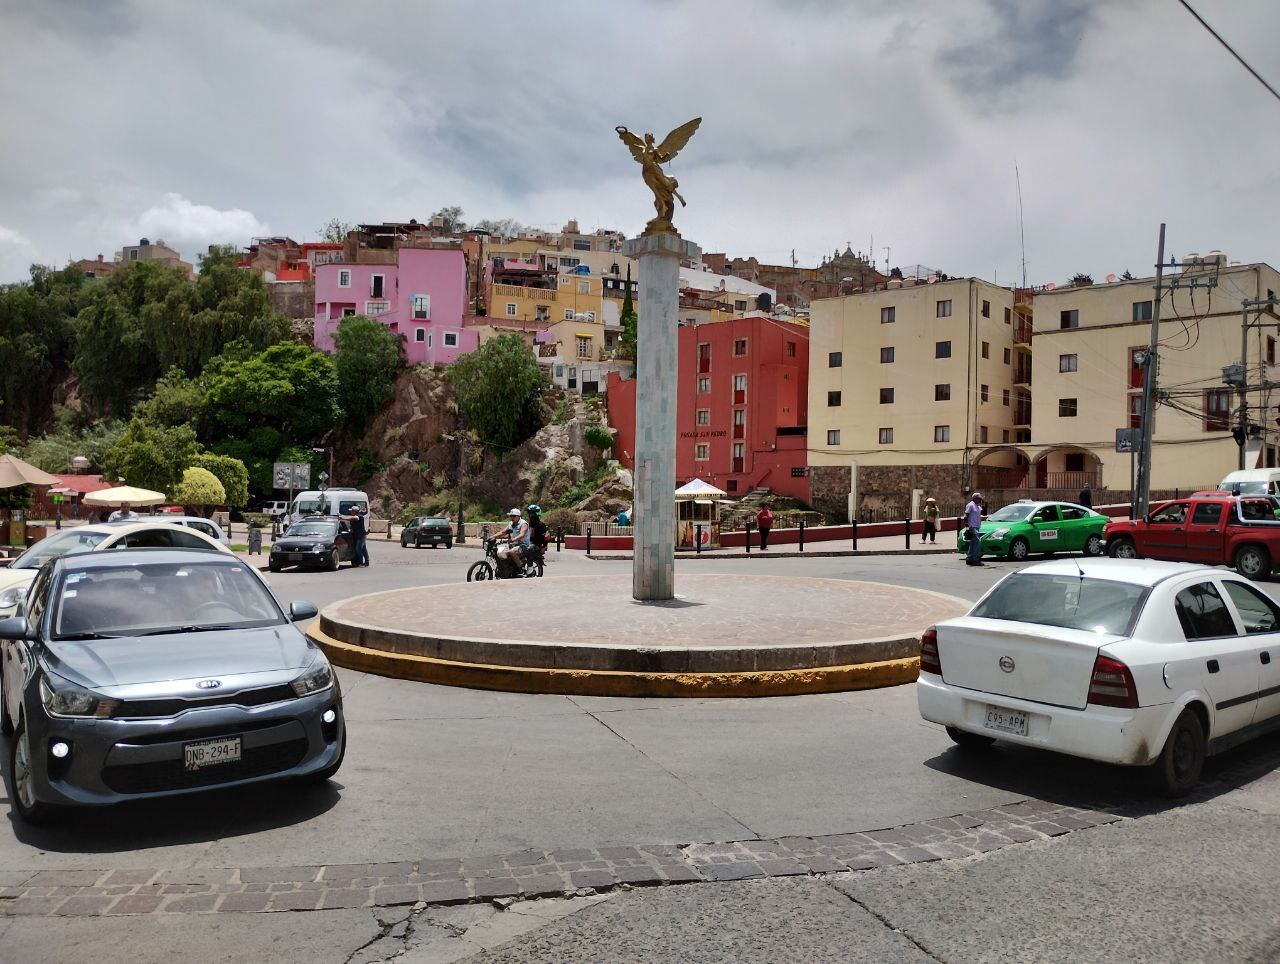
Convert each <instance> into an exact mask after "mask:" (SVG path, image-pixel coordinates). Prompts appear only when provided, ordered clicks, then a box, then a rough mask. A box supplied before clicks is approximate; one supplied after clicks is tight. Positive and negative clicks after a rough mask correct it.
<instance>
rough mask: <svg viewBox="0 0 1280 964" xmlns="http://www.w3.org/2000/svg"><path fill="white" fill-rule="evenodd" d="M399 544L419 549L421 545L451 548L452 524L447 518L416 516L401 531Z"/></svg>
mask: <svg viewBox="0 0 1280 964" xmlns="http://www.w3.org/2000/svg"><path fill="white" fill-rule="evenodd" d="M400 545H401V546H403V547H404V548H406V549H407V548H408V547H409V546H413V547H414V548H415V549H421V548H422V547H423V546H444V547H445V548H446V549H452V548H453V526H452V525H451V524H450V523H449V520H448V519H438V518H436V517H435V516H425V515H423V516H418V518H416V519H412V520H410V522H409V523H408V524H407V525H406V526H405V527H404V529H403V530H402V531H401V533H400Z"/></svg>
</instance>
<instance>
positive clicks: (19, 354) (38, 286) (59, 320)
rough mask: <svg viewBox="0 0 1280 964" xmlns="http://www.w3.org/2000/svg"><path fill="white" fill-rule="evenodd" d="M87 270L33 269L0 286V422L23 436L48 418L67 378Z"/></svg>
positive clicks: (38, 427) (85, 297)
mask: <svg viewBox="0 0 1280 964" xmlns="http://www.w3.org/2000/svg"><path fill="white" fill-rule="evenodd" d="M86 289H87V285H86V284H85V279H84V274H83V273H82V272H77V271H75V270H73V269H67V270H64V271H54V270H53V269H51V268H46V267H43V266H41V265H33V266H32V268H31V280H30V281H29V282H27V283H24V284H14V285H4V286H0V421H3V422H5V423H7V424H9V425H11V426H13V427H14V428H15V429H16V430H17V431H18V434H19V435H22V436H24V437H25V436H27V435H30V434H31V433H33V432H37V431H39V430H40V429H41V428H43V427H44V426H46V425H47V424H48V422H49V417H50V414H51V412H52V407H53V393H54V389H55V387H56V386H57V384H58V383H59V382H60V381H61V380H62V379H63V378H64V377H65V375H66V373H67V368H68V364H69V358H70V354H71V345H72V344H73V341H74V337H75V333H74V328H73V325H72V320H73V319H74V318H75V316H76V315H77V314H78V313H79V311H80V310H81V309H82V308H83V307H84V305H85V304H86V302H87V299H88V293H87V290H86Z"/></svg>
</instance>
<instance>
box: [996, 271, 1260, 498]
mask: <svg viewBox="0 0 1280 964" xmlns="http://www.w3.org/2000/svg"><path fill="white" fill-rule="evenodd" d="M1182 261H1183V264H1184V267H1183V268H1181V269H1175V270H1174V271H1172V272H1167V273H1166V274H1165V283H1166V285H1172V286H1173V288H1172V290H1171V291H1169V292H1167V293H1166V294H1165V297H1164V300H1163V302H1162V305H1161V309H1160V349H1159V370H1158V373H1157V376H1156V377H1157V381H1156V385H1157V388H1158V389H1159V391H1160V392H1161V393H1162V395H1163V393H1165V392H1167V393H1168V397H1167V398H1166V399H1164V400H1162V401H1160V402H1159V403H1158V404H1157V407H1156V409H1155V415H1154V418H1155V421H1154V436H1153V441H1152V462H1151V466H1152V468H1151V484H1152V488H1153V489H1156V490H1166V489H1174V488H1180V489H1184V490H1185V489H1189V488H1199V487H1204V486H1212V485H1215V484H1216V483H1217V482H1218V481H1219V480H1220V479H1222V477H1223V476H1224V475H1226V474H1227V473H1228V472H1230V471H1232V470H1233V469H1235V468H1236V466H1237V461H1238V458H1239V452H1240V450H1239V446H1238V445H1237V444H1236V441H1235V439H1234V438H1233V437H1232V434H1231V428H1232V426H1233V425H1235V424H1236V417H1237V413H1238V405H1239V396H1238V394H1237V392H1236V391H1235V390H1233V389H1231V388H1229V387H1228V386H1227V385H1226V384H1224V382H1223V375H1222V369H1223V367H1224V366H1226V365H1230V364H1232V363H1239V362H1240V360H1241V359H1240V347H1241V345H1240V340H1241V319H1242V315H1241V312H1242V307H1241V302H1242V301H1244V300H1257V299H1261V298H1266V297H1268V294H1269V292H1280V273H1277V271H1276V270H1275V269H1274V268H1272V267H1270V266H1269V265H1266V264H1246V265H1231V264H1228V263H1227V262H1226V259H1225V257H1223V256H1222V255H1221V254H1219V253H1217V252H1214V253H1212V254H1211V255H1208V256H1206V257H1204V258H1197V256H1195V255H1188V256H1186V257H1185V258H1183V259H1182ZM1193 285H1194V287H1193ZM1154 286H1155V279H1154V277H1148V278H1142V279H1139V280H1135V281H1120V282H1115V283H1111V284H1100V285H1092V286H1088V287H1072V288H1057V289H1055V290H1052V291H1037V292H1036V295H1035V319H1034V333H1033V338H1032V345H1033V348H1034V351H1033V353H1032V354H1033V358H1034V362H1033V366H1032V385H1033V387H1034V393H1035V407H1034V422H1033V426H1032V432H1031V444H1029V445H1025V446H1022V447H1021V448H1020V452H1021V453H1022V454H1023V455H1025V457H1026V458H1027V459H1028V460H1029V461H1030V462H1031V464H1032V466H1033V471H1032V476H1031V479H1030V484H1032V485H1040V486H1045V485H1048V486H1054V485H1063V486H1070V487H1078V486H1079V485H1080V484H1081V483H1082V482H1084V481H1089V482H1091V483H1092V484H1093V485H1094V487H1095V488H1096V487H1099V486H1100V485H1101V486H1102V487H1105V488H1106V489H1110V490H1119V491H1120V492H1121V493H1127V492H1128V490H1129V485H1130V471H1131V458H1130V456H1129V455H1127V454H1121V453H1117V452H1116V450H1115V449H1116V445H1115V441H1116V439H1115V434H1116V432H1115V430H1116V429H1118V428H1125V427H1133V428H1137V427H1140V426H1141V424H1142V371H1141V370H1140V369H1139V368H1137V367H1136V359H1135V355H1136V353H1137V352H1139V351H1145V350H1146V348H1147V343H1148V339H1149V337H1150V330H1151V314H1152V300H1153V296H1154ZM1253 317H1254V316H1253V315H1252V314H1251V316H1250V319H1251V320H1253ZM1262 320H1263V321H1267V320H1270V321H1272V322H1273V323H1280V317H1277V315H1276V313H1275V312H1274V310H1272V311H1270V312H1267V313H1266V314H1264V315H1263V317H1262ZM1276 338H1277V330H1276V329H1275V328H1266V329H1251V330H1250V332H1249V336H1248V368H1249V375H1248V381H1249V384H1250V385H1251V386H1253V390H1252V391H1250V392H1249V408H1250V416H1251V417H1250V421H1251V422H1252V423H1254V424H1256V425H1257V426H1258V431H1259V435H1258V437H1257V439H1256V440H1251V441H1250V443H1249V445H1248V446H1247V447H1246V454H1247V456H1248V466H1249V467H1251V468H1252V467H1263V466H1273V465H1275V464H1276V462H1277V446H1280V438H1277V435H1278V430H1280V426H1277V424H1276V418H1277V414H1280V413H1278V412H1277V409H1276V403H1277V402H1280V398H1273V397H1272V394H1273V393H1272V392H1271V390H1270V389H1267V388H1265V387H1264V386H1265V384H1266V383H1267V382H1268V381H1269V380H1271V379H1274V378H1275V377H1276V372H1275V368H1274V365H1275V360H1276Z"/></svg>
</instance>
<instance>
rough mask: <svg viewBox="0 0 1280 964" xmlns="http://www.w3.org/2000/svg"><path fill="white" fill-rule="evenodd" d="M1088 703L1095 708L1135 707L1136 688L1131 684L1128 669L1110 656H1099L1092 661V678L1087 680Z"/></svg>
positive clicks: (1136, 700) (1131, 675) (1136, 699)
mask: <svg viewBox="0 0 1280 964" xmlns="http://www.w3.org/2000/svg"><path fill="white" fill-rule="evenodd" d="M1089 702H1090V703H1093V704H1094V705H1095V706H1121V707H1125V708H1128V709H1132V708H1134V707H1136V706H1137V705H1138V687H1137V686H1135V685H1134V683H1133V674H1132V673H1130V672H1129V667H1128V666H1125V665H1124V663H1122V662H1120V660H1118V659H1112V658H1111V657H1110V656H1099V657H1098V658H1097V659H1096V660H1094V661H1093V676H1091V677H1090V679H1089Z"/></svg>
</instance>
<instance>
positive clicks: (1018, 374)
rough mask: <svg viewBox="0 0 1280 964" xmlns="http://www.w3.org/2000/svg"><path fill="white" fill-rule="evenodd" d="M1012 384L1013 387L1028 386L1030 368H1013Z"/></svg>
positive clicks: (1021, 366)
mask: <svg viewBox="0 0 1280 964" xmlns="http://www.w3.org/2000/svg"><path fill="white" fill-rule="evenodd" d="M1013 383H1014V384H1015V385H1030V384H1031V366H1030V365H1018V366H1017V367H1015V368H1014V370H1013Z"/></svg>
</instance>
